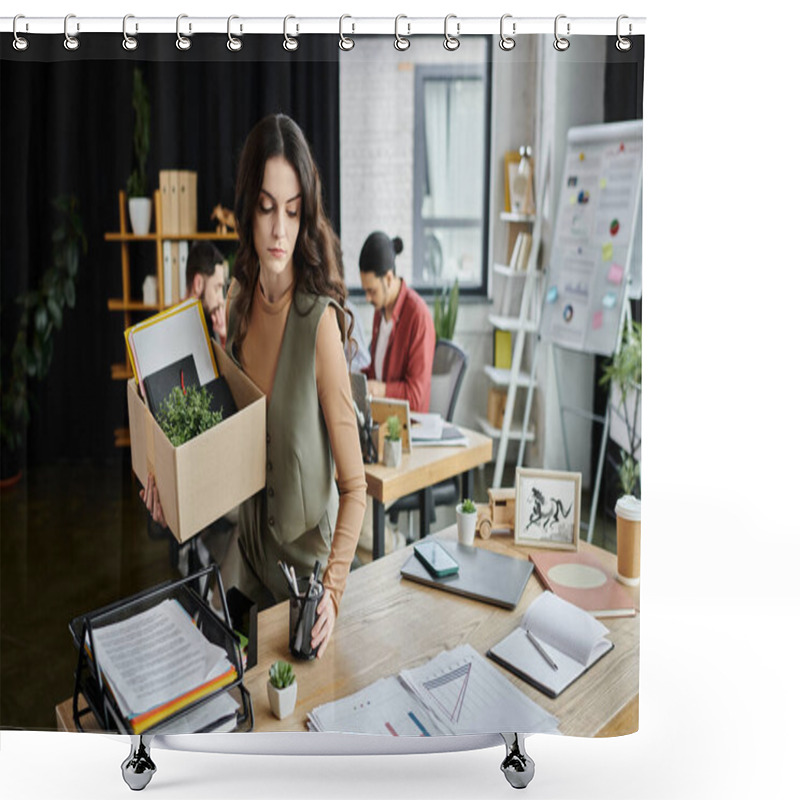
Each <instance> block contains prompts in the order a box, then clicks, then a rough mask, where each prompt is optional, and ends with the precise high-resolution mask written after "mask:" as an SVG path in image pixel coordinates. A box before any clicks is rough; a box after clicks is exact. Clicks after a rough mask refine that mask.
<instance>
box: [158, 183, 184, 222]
mask: <svg viewBox="0 0 800 800" xmlns="http://www.w3.org/2000/svg"><path fill="white" fill-rule="evenodd" d="M158 189H159V191H160V192H161V233H162V234H163V235H164V236H178V235H179V234H180V232H181V231H180V194H179V191H180V189H179V185H178V170H174V169H162V170H160V171H159V173H158Z"/></svg>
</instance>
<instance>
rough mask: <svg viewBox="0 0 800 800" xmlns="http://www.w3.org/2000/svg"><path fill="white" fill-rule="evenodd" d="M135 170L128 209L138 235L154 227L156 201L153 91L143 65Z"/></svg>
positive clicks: (136, 77)
mask: <svg viewBox="0 0 800 800" xmlns="http://www.w3.org/2000/svg"><path fill="white" fill-rule="evenodd" d="M132 105H133V170H132V172H131V174H130V176H129V177H128V183H127V191H128V213H129V214H130V218H131V228H132V229H133V232H134V233H135V234H136V235H137V236H143V235H144V234H146V233H148V231H149V230H150V218H151V216H152V213H153V201H152V199H151V198H150V197H149V196H148V193H147V157H148V156H149V154H150V95H149V93H148V91H147V86H146V85H145V82H144V77H143V75H142V71H141V69H140V68H139V67H136V68H134V70H133V95H132Z"/></svg>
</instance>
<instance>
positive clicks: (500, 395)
mask: <svg viewBox="0 0 800 800" xmlns="http://www.w3.org/2000/svg"><path fill="white" fill-rule="evenodd" d="M507 399H508V393H507V392H506V391H505V390H504V389H497V388H496V387H492V388H491V389H489V403H488V409H487V412H486V418H487V419H488V421H489V424H490V425H491V426H492V427H493V428H502V427H503V414H505V411H506V400H507Z"/></svg>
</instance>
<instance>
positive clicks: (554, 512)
mask: <svg viewBox="0 0 800 800" xmlns="http://www.w3.org/2000/svg"><path fill="white" fill-rule="evenodd" d="M528 502H529V503H530V504H531V505H532V506H533V508H532V510H531V515H530V517H529V518H528V524H527V525H526V526H525V527H526V530H527V529H528V528H530V527H531V525H539V526H540V527H541V528H542V530H544V531H547V530H549V529H550V528H551V527H553V526H554V525H555V524H556V523H558V522H561V521H562V520H565V519H567V517H569V515H570V514H571V513H572V506H570V507H569V508H566V509H565V508H564V505H563V503H562V502H561V500H558V499H557V498H554V497H551V498H550V499H549V500H545V498H544V495H543V494H542V493H541V492H540V491H539V490H538V489H537V488H536V487H535V486H534V487H532V488H531V493H530V496H529V498H528Z"/></svg>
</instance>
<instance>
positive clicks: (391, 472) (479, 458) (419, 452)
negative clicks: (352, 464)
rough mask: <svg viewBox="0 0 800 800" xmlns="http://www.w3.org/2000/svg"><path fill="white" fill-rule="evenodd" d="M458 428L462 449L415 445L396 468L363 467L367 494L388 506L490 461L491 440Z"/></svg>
mask: <svg viewBox="0 0 800 800" xmlns="http://www.w3.org/2000/svg"><path fill="white" fill-rule="evenodd" d="M459 429H460V430H461V432H462V433H463V434H464V436H465V437H466V438H467V441H468V444H467V445H466V446H461V447H438V446H436V447H423V446H419V445H417V446H415V447H413V449H412V451H411V452H410V453H404V454H403V458H402V461H401V462H400V466H399V467H385V466H383V464H365V465H364V472H365V474H366V476H367V494H368V495H369V496H370V497H373V498H375V499H376V500H379V501H381V502H382V503H384V504H388V503H391V502H393V501H394V500H397V499H398V498H399V497H404V496H405V495H407V494H410V493H411V492H417V491H419V490H420V489H424V488H425V487H426V486H433V484H435V483H439V481H443V480H446V479H447V478H452V477H453V476H454V475H460V474H461V473H462V472H466V471H467V470H470V469H473V468H474V467H479V466H480V465H481V464H485V463H486V462H487V461H491V460H492V440H491V439H490V438H489V437H488V436H484V435H483V434H482V433H477V432H476V431H471V430H468V429H467V428H462V427H461V426H459Z"/></svg>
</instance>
